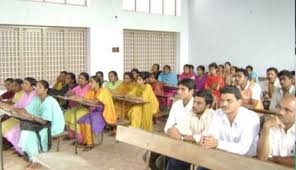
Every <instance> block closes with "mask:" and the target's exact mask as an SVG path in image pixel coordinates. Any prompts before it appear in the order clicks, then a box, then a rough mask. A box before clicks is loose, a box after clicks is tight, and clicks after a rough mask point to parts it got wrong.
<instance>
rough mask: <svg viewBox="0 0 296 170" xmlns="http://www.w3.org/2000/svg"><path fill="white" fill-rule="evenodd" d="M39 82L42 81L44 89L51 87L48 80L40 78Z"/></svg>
mask: <svg viewBox="0 0 296 170" xmlns="http://www.w3.org/2000/svg"><path fill="white" fill-rule="evenodd" d="M37 83H40V84H41V85H42V86H43V87H44V89H49V83H48V82H47V81H46V80H39V81H38V82H37Z"/></svg>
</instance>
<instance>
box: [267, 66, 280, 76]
mask: <svg viewBox="0 0 296 170" xmlns="http://www.w3.org/2000/svg"><path fill="white" fill-rule="evenodd" d="M269 71H274V73H275V74H276V75H278V73H279V71H278V69H277V68H275V67H269V68H268V69H267V70H266V73H267V72H269Z"/></svg>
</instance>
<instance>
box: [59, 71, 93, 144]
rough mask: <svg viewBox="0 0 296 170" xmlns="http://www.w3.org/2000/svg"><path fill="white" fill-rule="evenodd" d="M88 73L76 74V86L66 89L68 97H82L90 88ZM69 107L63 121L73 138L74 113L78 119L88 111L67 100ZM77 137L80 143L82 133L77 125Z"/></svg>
mask: <svg viewBox="0 0 296 170" xmlns="http://www.w3.org/2000/svg"><path fill="white" fill-rule="evenodd" d="M88 81H89V75H88V73H86V72H82V73H80V74H79V76H78V86H76V87H75V88H73V89H72V90H70V91H68V93H67V94H66V96H68V97H69V98H70V99H71V98H72V99H75V97H76V96H78V97H83V96H84V95H85V94H86V93H87V92H88V91H89V89H90V87H89V84H88ZM68 106H69V109H68V110H67V111H66V112H65V115H64V116H65V123H66V128H67V130H68V132H69V139H73V138H74V137H75V124H76V122H75V114H76V116H77V117H76V120H79V119H80V118H81V117H82V116H84V115H86V114H87V113H89V110H88V108H86V107H83V106H81V105H78V103H77V102H74V101H69V104H68ZM77 138H78V142H80V143H82V135H81V132H80V127H79V126H77Z"/></svg>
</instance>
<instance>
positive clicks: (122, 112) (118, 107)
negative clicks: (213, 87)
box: [113, 72, 137, 118]
mask: <svg viewBox="0 0 296 170" xmlns="http://www.w3.org/2000/svg"><path fill="white" fill-rule="evenodd" d="M136 85H137V84H136V83H135V82H133V75H132V73H131V72H125V73H124V74H123V82H122V83H121V84H120V86H119V87H118V88H117V89H116V90H115V92H113V95H119V96H125V95H127V94H128V93H129V92H130V91H132V90H133V88H135V86H136ZM113 102H114V107H115V111H116V113H117V116H118V118H126V117H127V112H128V110H129V109H130V107H131V105H130V104H129V103H125V105H124V107H122V102H120V101H117V100H114V101H113Z"/></svg>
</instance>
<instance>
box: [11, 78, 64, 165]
mask: <svg viewBox="0 0 296 170" xmlns="http://www.w3.org/2000/svg"><path fill="white" fill-rule="evenodd" d="M48 88H49V84H48V82H47V81H45V80H40V81H38V83H37V86H36V94H37V96H35V97H34V98H33V100H32V102H31V103H30V104H29V105H28V106H27V107H26V108H25V109H17V108H15V109H13V111H15V112H16V113H17V114H19V115H20V116H21V117H23V118H24V119H26V120H29V121H31V122H36V123H39V124H41V125H43V126H45V125H48V124H49V125H48V126H50V129H48V128H46V127H45V128H43V129H42V130H40V131H39V136H40V139H38V137H37V136H38V134H37V133H38V132H35V131H33V130H28V129H30V128H28V129H27V128H26V130H23V129H22V130H21V136H20V141H19V145H18V146H19V147H20V148H21V149H22V150H23V152H24V153H25V154H26V155H27V156H28V157H29V160H30V161H31V163H30V164H29V166H28V167H29V168H30V169H34V168H37V164H36V163H33V162H32V157H33V156H34V155H37V154H39V153H40V152H47V151H48V149H50V146H49V140H51V139H50V138H49V136H48V130H50V132H51V135H58V134H60V133H62V132H63V131H64V127H65V121H64V116H63V112H62V109H61V107H60V105H59V104H58V102H57V101H56V99H55V98H53V97H51V96H48V94H47V91H48Z"/></svg>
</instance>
